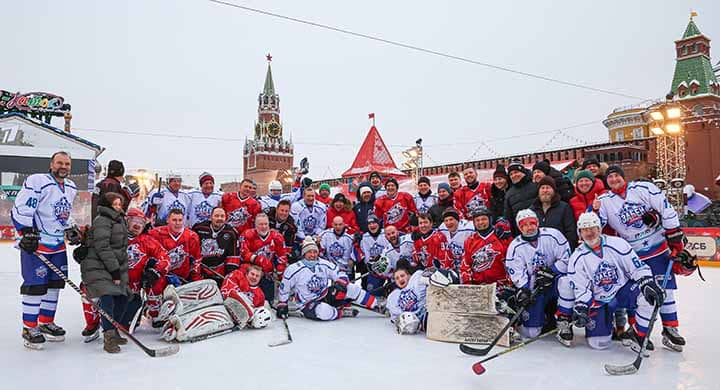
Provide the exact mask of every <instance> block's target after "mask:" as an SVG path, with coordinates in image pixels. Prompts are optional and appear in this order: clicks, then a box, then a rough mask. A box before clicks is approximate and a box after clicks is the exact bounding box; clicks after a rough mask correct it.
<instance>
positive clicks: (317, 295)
mask: <svg viewBox="0 0 720 390" xmlns="http://www.w3.org/2000/svg"><path fill="white" fill-rule="evenodd" d="M318 253H319V251H318V246H317V244H316V243H315V241H314V240H313V239H312V238H311V237H307V238H305V240H304V241H303V245H302V256H303V258H302V260H300V261H298V262H296V263H293V264H291V265H290V266H288V267H287V269H286V270H285V274H284V275H283V279H282V283H280V290H279V293H278V295H279V302H278V304H277V308H276V310H277V316H278V317H279V318H282V319H286V318H287V317H288V300H289V299H290V295H291V294H293V297H294V298H295V300H296V301H297V303H298V305H299V306H300V310H301V312H302V314H303V316H305V317H306V318H310V319H313V320H318V321H332V320H337V319H339V318H342V317H347V316H352V317H354V316H356V315H357V314H358V311H357V310H356V309H352V308H350V307H349V306H350V305H351V304H352V303H353V302H354V303H356V304H358V305H360V306H364V307H365V308H367V309H370V310H374V311H377V312H382V311H383V308H382V307H379V306H378V302H377V301H376V300H375V297H374V296H372V295H370V294H369V293H368V292H367V291H365V290H363V289H362V288H361V287H359V286H357V285H355V284H350V283H348V277H347V275H346V274H345V273H344V272H342V271H340V269H339V268H338V266H337V264H335V263H333V262H331V261H328V260H325V259H319V258H318ZM330 282H332V285H331V286H330V287H328V284H329V283H330Z"/></svg>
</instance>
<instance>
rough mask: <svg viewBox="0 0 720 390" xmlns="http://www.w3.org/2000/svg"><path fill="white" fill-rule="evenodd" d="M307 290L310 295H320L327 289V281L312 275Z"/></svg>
mask: <svg viewBox="0 0 720 390" xmlns="http://www.w3.org/2000/svg"><path fill="white" fill-rule="evenodd" d="M307 287H308V290H310V292H311V293H312V294H320V293H321V292H322V291H323V290H324V289H325V287H327V280H325V279H324V278H321V277H319V276H317V275H313V276H312V277H311V278H310V280H308V283H307Z"/></svg>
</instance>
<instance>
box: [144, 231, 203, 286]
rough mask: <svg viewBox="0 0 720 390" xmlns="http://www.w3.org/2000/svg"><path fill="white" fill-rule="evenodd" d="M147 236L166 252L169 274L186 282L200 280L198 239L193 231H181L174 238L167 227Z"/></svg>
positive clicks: (151, 232)
mask: <svg viewBox="0 0 720 390" xmlns="http://www.w3.org/2000/svg"><path fill="white" fill-rule="evenodd" d="M149 234H150V236H151V237H152V238H154V239H156V240H158V242H159V243H160V245H162V247H163V248H165V250H166V251H167V254H168V258H169V259H170V267H169V269H168V270H169V272H170V273H172V274H175V275H177V276H179V277H181V278H182V279H185V281H188V282H191V281H193V282H194V281H196V280H200V279H202V276H201V275H200V257H201V255H200V239H199V238H198V235H197V234H196V233H195V232H194V231H192V230H190V229H183V230H182V232H180V234H179V235H178V236H175V235H173V234H172V233H171V232H170V227H169V226H160V227H156V228H155V229H152V230H150V232H149Z"/></svg>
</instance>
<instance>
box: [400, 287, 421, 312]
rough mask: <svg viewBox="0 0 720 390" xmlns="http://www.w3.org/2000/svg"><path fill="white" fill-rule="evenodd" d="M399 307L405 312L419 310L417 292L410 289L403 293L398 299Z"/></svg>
mask: <svg viewBox="0 0 720 390" xmlns="http://www.w3.org/2000/svg"><path fill="white" fill-rule="evenodd" d="M398 306H400V307H401V308H402V309H403V311H415V310H417V306H418V297H417V295H416V294H415V291H413V290H410V289H408V290H403V291H401V292H400V296H399V297H398Z"/></svg>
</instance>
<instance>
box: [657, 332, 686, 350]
mask: <svg viewBox="0 0 720 390" xmlns="http://www.w3.org/2000/svg"><path fill="white" fill-rule="evenodd" d="M662 336H663V338H662V343H663V345H664V346H665V347H666V348H668V349H670V350H672V351H675V352H682V351H683V346H684V345H685V338H684V337H682V336H680V333H679V332H678V330H677V328H676V327H674V326H663V330H662Z"/></svg>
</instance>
